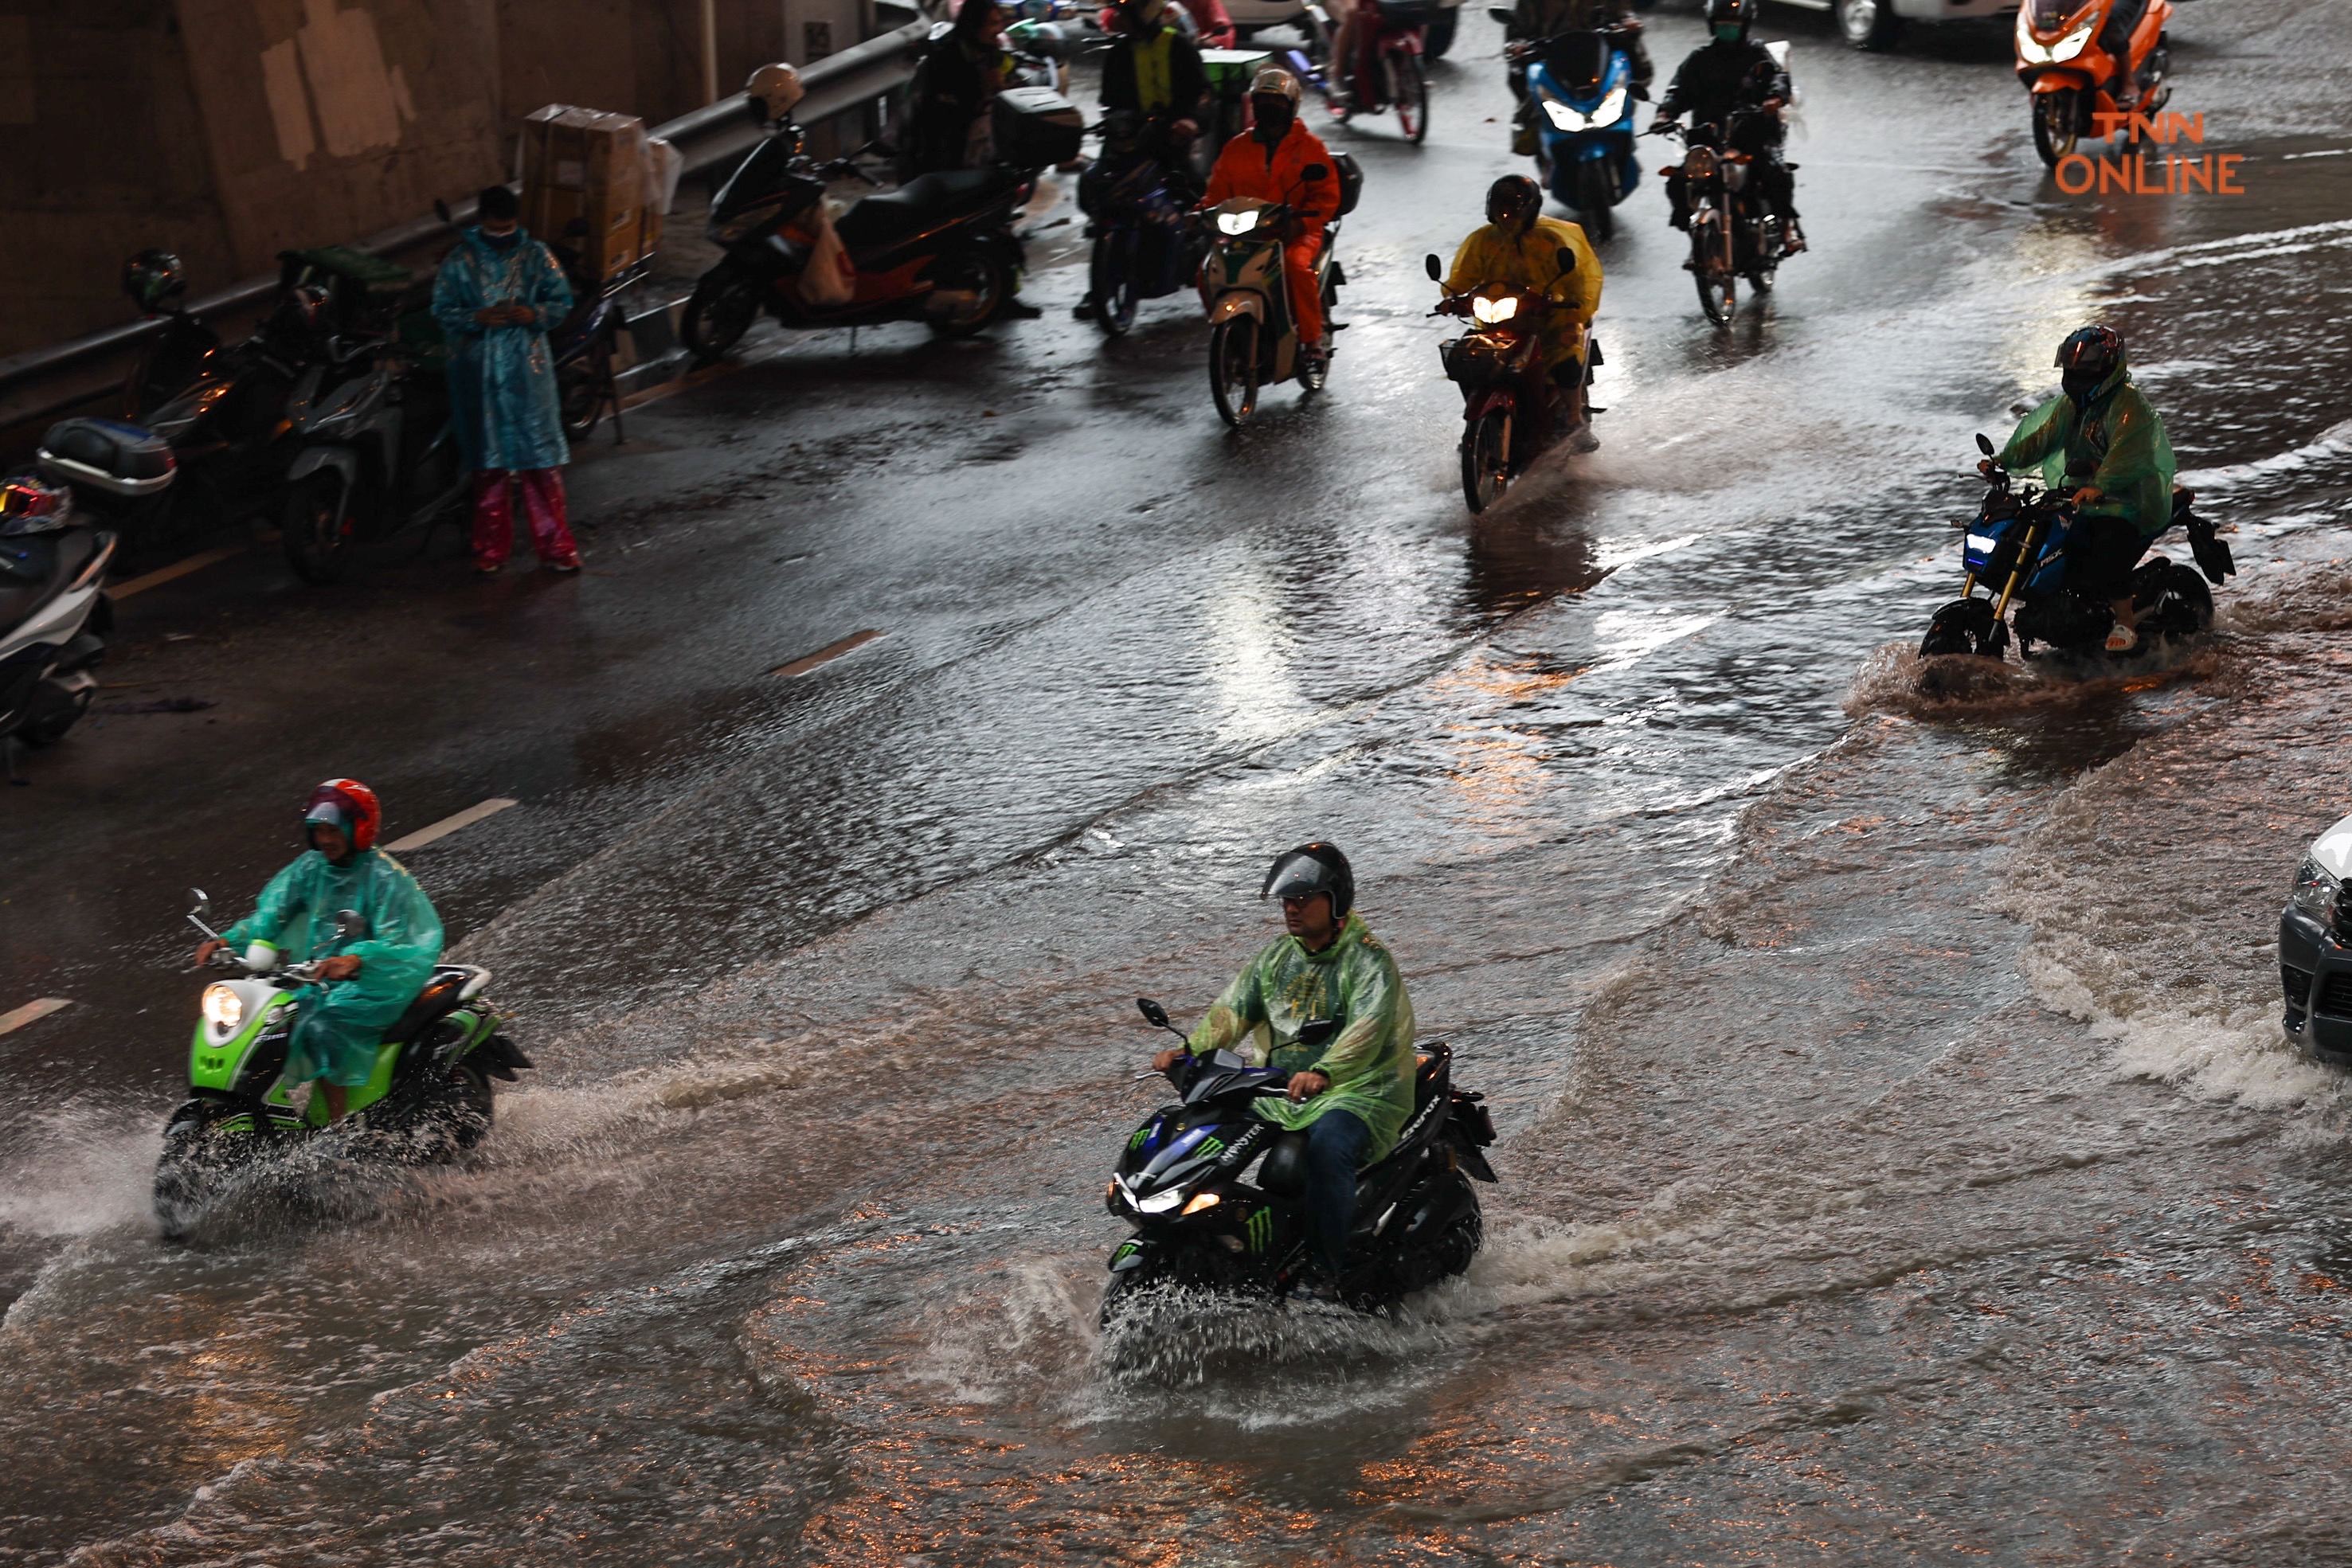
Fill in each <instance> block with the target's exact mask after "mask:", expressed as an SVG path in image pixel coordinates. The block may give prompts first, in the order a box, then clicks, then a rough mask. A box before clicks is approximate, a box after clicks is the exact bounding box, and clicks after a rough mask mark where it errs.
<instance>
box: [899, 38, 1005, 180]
mask: <svg viewBox="0 0 2352 1568" xmlns="http://www.w3.org/2000/svg"><path fill="white" fill-rule="evenodd" d="M1012 19H1013V17H1012V15H1011V13H1010V12H1009V11H1008V10H1007V9H1006V8H1005V7H1004V6H1003V5H999V4H998V3H997V0H966V4H965V5H963V6H962V7H961V9H959V10H958V11H957V12H956V14H955V20H954V23H953V24H952V25H951V26H950V27H949V29H948V30H947V31H946V32H944V33H942V34H940V36H939V37H937V38H935V39H933V40H932V41H931V42H930V43H929V45H927V46H926V47H925V48H924V51H923V57H922V59H921V61H920V62H919V63H918V64H917V65H916V67H915V75H914V78H913V79H912V80H911V81H910V82H908V89H907V91H908V99H907V116H906V129H905V131H904V133H903V135H902V137H901V145H900V147H899V149H898V152H899V170H898V174H899V178H900V179H901V180H911V179H913V178H914V177H915V176H916V175H918V174H928V173H934V172H944V171H950V170H956V169H976V168H980V167H982V166H984V165H985V164H986V163H987V162H988V161H989V158H990V156H991V155H992V137H991V134H990V131H991V125H992V120H991V119H990V111H991V110H992V107H993V106H994V104H995V102H996V95H997V94H998V93H999V92H1001V91H1003V89H1004V87H1005V85H1006V83H1007V82H1008V81H1009V80H1010V79H1011V78H1012V73H1013V57H1012V55H1011V54H1009V53H1008V52H1007V51H1006V49H1005V47H1004V29H1005V26H1006V25H1007V24H1009V23H1010V22H1011V21H1012Z"/></svg>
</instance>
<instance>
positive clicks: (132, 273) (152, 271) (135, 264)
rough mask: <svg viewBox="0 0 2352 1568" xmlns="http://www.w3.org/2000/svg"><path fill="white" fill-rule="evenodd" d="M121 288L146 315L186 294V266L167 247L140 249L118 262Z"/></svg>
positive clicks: (170, 305) (178, 300)
mask: <svg viewBox="0 0 2352 1568" xmlns="http://www.w3.org/2000/svg"><path fill="white" fill-rule="evenodd" d="M122 292H123V293H125V294H128V295H129V296H131V303H132V304H133V305H136V306H138V307H139V308H141V309H142V310H144V311H146V312H147V313H148V314H149V315H151V316H152V315H154V314H156V313H158V312H159V311H164V310H169V309H171V308H173V307H174V306H176V305H178V304H179V303H180V302H181V301H182V300H184V299H185V298H187V297H188V270H187V268H186V267H183V266H181V265H180V258H179V257H178V256H174V255H173V254H172V253H171V252H170V251H168V250H142V251H141V252H140V253H139V254H138V255H137V256H132V257H131V259H130V260H129V261H126V262H124V263H123V264H122Z"/></svg>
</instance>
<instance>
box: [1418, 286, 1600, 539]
mask: <svg viewBox="0 0 2352 1568" xmlns="http://www.w3.org/2000/svg"><path fill="white" fill-rule="evenodd" d="M1423 266H1424V267H1426V269H1427V271H1428V273H1429V277H1430V281H1432V282H1433V283H1440V282H1443V281H1444V277H1445V269H1444V266H1443V264H1441V263H1440V262H1439V261H1438V259H1437V257H1436V256H1426V257H1423ZM1559 267H1560V270H1562V271H1563V272H1567V271H1572V270H1574V268H1575V267H1576V257H1575V255H1574V254H1573V253H1572V252H1570V251H1568V250H1566V249H1564V248H1563V249H1562V250H1561V251H1560V253H1559ZM1549 308H1550V305H1549V301H1548V300H1546V299H1545V298H1543V297H1542V296H1541V295H1538V294H1517V293H1502V294H1498V293H1494V292H1491V291H1488V290H1486V289H1475V290H1473V291H1471V292H1470V293H1467V294H1457V295H1454V296H1453V297H1452V298H1447V299H1445V300H1444V301H1443V302H1441V303H1440V304H1439V305H1438V307H1437V308H1436V309H1435V310H1433V311H1432V312H1430V314H1432V315H1433V316H1467V317H1468V318H1470V320H1471V326H1470V328H1469V329H1468V330H1467V331H1465V332H1464V333H1463V334H1462V336H1460V337H1459V338H1449V339H1447V340H1445V341H1444V342H1443V343H1440V344H1439V345H1438V346H1437V353H1438V359H1439V361H1440V362H1442V363H1443V364H1444V367H1445V376H1446V379H1447V380H1448V381H1451V382H1454V385H1456V386H1458V387H1460V388H1461V389H1462V497H1463V499H1465V501H1467V502H1469V504H1470V509H1471V510H1472V511H1473V512H1483V511H1485V510H1486V508H1487V507H1491V506H1493V505H1494V504H1495V503H1496V502H1497V501H1499V500H1501V499H1502V498H1503V492H1504V491H1506V490H1507V489H1509V488H1510V486H1511V481H1512V480H1514V479H1516V478H1517V477H1518V476H1520V475H1521V474H1524V473H1526V472H1527V470H1528V468H1529V467H1530V466H1532V465H1534V463H1535V460H1536V459H1537V458H1538V457H1540V456H1541V455H1543V453H1544V450H1545V448H1546V447H1548V446H1549V444H1551V440H1552V438H1553V437H1554V436H1555V435H1557V434H1559V433H1561V432H1562V431H1564V430H1565V429H1566V428H1567V425H1568V419H1569V415H1570V407H1569V404H1568V400H1567V398H1566V397H1565V396H1564V395H1563V394H1562V393H1561V392H1560V390H1559V384H1558V382H1555V381H1553V380H1552V378H1551V377H1549V376H1545V377H1544V378H1543V386H1544V392H1545V395H1546V400H1547V402H1546V406H1545V407H1543V408H1540V409H1523V408H1521V407H1520V406H1519V403H1520V399H1521V398H1522V396H1523V395H1524V394H1525V392H1526V390H1527V388H1528V381H1529V377H1530V375H1531V374H1532V372H1533V369H1534V367H1535V365H1536V364H1537V362H1538V359H1539V356H1541V354H1542V353H1543V320H1544V317H1545V315H1546V314H1547V312H1548V311H1549ZM1600 363H1601V344H1600V341H1599V340H1597V339H1587V340H1586V342H1585V346H1584V365H1583V369H1582V372H1581V373H1582V375H1583V379H1584V384H1586V385H1587V386H1590V385H1591V381H1592V371H1593V368H1594V367H1595V366H1597V365H1599V364H1600ZM1591 412H1598V411H1591Z"/></svg>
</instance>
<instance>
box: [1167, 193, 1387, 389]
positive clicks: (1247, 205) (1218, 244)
mask: <svg viewBox="0 0 2352 1568" xmlns="http://www.w3.org/2000/svg"><path fill="white" fill-rule="evenodd" d="M1331 161H1332V162H1334V163H1335V164H1337V165H1339V171H1340V176H1341V185H1340V200H1339V215H1338V216H1335V217H1334V218H1333V219H1332V220H1331V222H1330V223H1329V224H1328V225H1327V226H1326V227H1325V229H1324V231H1323V248H1322V249H1321V251H1319V252H1318V254H1317V256H1316V257H1315V286H1316V287H1317V288H1318V289H1319V290H1321V292H1322V295H1323V312H1324V319H1326V320H1329V319H1330V314H1331V312H1332V311H1333V310H1334V309H1336V308H1338V306H1339V290H1340V288H1341V287H1343V286H1345V285H1346V283H1347V281H1348V275H1347V273H1346V271H1345V270H1344V269H1342V268H1341V267H1340V266H1339V261H1338V260H1337V258H1336V257H1335V256H1334V255H1333V253H1334V252H1335V251H1337V250H1338V249H1339V221H1340V219H1341V218H1343V217H1345V216H1346V215H1347V214H1348V213H1349V210H1350V209H1352V208H1353V207H1354V206H1355V197H1356V194H1357V192H1358V191H1359V190H1360V182H1361V176H1360V175H1358V174H1354V172H1353V171H1354V161H1353V160H1352V159H1350V158H1349V157H1348V156H1347V155H1346V154H1345V153H1335V154H1333V155H1332V160H1331ZM1301 177H1302V178H1303V179H1305V180H1306V181H1307V183H1319V182H1321V181H1323V180H1326V179H1328V178H1330V176H1329V175H1328V173H1326V172H1324V170H1323V168H1322V166H1321V165H1320V164H1309V165H1307V169H1306V171H1305V172H1304V174H1303V175H1302V176H1301ZM1293 210H1294V209H1293V208H1292V207H1291V206H1290V205H1289V204H1286V203H1280V202H1261V201H1258V200H1256V199H1255V198H1253V197H1246V196H1237V197H1235V198H1234V200H1232V201H1230V202H1226V203H1223V204H1221V205H1219V206H1216V207H1213V208H1212V209H1210V210H1209V211H1208V212H1206V213H1203V214H1199V217H1200V218H1202V219H1204V220H1205V221H1206V222H1207V223H1209V224H1211V225H1214V228H1215V233H1214V235H1213V237H1212V240H1211V244H1210V248H1209V254H1208V256H1207V258H1206V259H1204V260H1203V261H1202V263H1201V303H1202V305H1203V306H1204V307H1206V308H1207V309H1208V313H1209V392H1210V395H1211V396H1213V397H1214V398H1215V399H1216V402H1217V413H1220V414H1221V415H1223V418H1224V421H1225V423H1227V424H1230V425H1234V426H1235V427H1236V428H1238V427H1239V426H1241V425H1242V424H1244V423H1247V422H1248V421H1249V420H1250V418H1251V417H1252V416H1254V415H1255V413H1257V394H1258V389H1259V388H1261V387H1263V386H1265V385H1266V384H1267V383H1269V382H1286V381H1289V380H1291V379H1292V378H1294V377H1296V378H1297V382H1298V384H1299V385H1300V386H1302V387H1304V388H1305V389H1306V390H1307V391H1308V392H1320V391H1322V390H1323V383H1324V382H1325V380H1326V379H1327V377H1328V373H1329V363H1328V361H1325V362H1324V363H1322V364H1316V363H1313V362H1311V361H1307V360H1306V359H1305V358H1304V357H1303V356H1302V355H1301V354H1300V353H1299V351H1298V350H1299V342H1298V329H1297V325H1296V324H1295V323H1294V322H1293V321H1292V320H1291V316H1290V289H1289V286H1288V284H1287V282H1286V279H1285V278H1284V277H1283V270H1282V249H1283V246H1282V225H1283V223H1284V221H1285V220H1286V219H1287V218H1288V217H1289V216H1290V215H1291V214H1292V212H1293ZM1334 330H1335V331H1336V330H1337V327H1336V324H1335V326H1334Z"/></svg>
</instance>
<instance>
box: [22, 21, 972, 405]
mask: <svg viewBox="0 0 2352 1568" xmlns="http://www.w3.org/2000/svg"><path fill="white" fill-rule="evenodd" d="M930 26H931V24H930V23H929V22H928V21H916V22H909V23H908V24H907V25H906V26H903V27H898V28H896V29H894V30H893V31H890V32H887V33H884V34H882V35H880V36H879V37H872V38H868V39H866V41H865V42H864V43H862V44H858V45H856V46H854V47H850V48H846V49H844V50H842V51H841V52H840V53H839V54H837V55H828V56H826V57H824V59H821V60H818V61H816V62H815V63H814V64H812V65H810V66H808V67H806V68H803V70H802V71H801V82H802V85H803V87H804V88H806V89H807V96H806V97H805V98H803V99H802V100H801V104H800V108H799V109H798V110H796V111H795V113H794V116H793V118H795V119H797V120H800V122H801V123H802V124H803V125H817V124H821V123H823V122H824V121H825V120H831V119H834V118H835V117H837V116H839V115H843V114H849V113H854V112H856V110H861V109H863V108H865V107H866V105H867V104H868V103H871V102H872V101H873V100H874V99H877V98H880V97H881V96H882V95H883V94H884V93H886V92H888V91H889V90H890V89H893V88H895V87H897V86H898V85H899V84H900V83H902V82H904V81H905V80H906V79H907V78H908V77H909V76H911V75H913V74H914V66H915V59H916V57H917V56H918V55H919V53H920V52H921V49H922V46H923V40H924V37H926V35H927V34H928V33H929V29H930ZM762 133H763V132H762V131H761V126H760V123H759V120H758V119H757V118H756V117H755V116H754V115H753V113H752V112H751V108H750V99H748V98H746V97H745V96H744V95H743V94H741V93H737V94H735V95H733V96H732V97H729V98H723V99H719V101H718V102H717V103H714V104H710V105H709V106H707V107H705V108H702V109H698V110H694V111H692V112H691V113H688V114H682V115H680V116H678V118H677V119H676V120H671V121H669V122H668V123H667V124H666V125H657V126H656V127H654V128H653V131H652V132H651V134H653V135H655V136H658V137H660V138H661V139H662V140H664V141H667V142H668V143H669V144H670V145H671V146H673V147H675V148H677V150H678V152H679V154H680V155H681V156H682V157H683V158H684V160H685V164H684V168H683V169H682V171H681V172H682V173H686V174H694V173H699V172H702V171H704V170H707V169H709V168H710V167H711V166H712V165H714V164H716V163H719V162H724V161H725V160H726V159H728V158H730V157H733V156H735V155H736V154H738V153H740V152H743V151H744V150H745V149H747V148H749V147H750V146H751V144H752V143H753V142H755V141H759V139H760V137H761V134H762ZM473 216H474V203H473V199H472V198H471V197H468V198H467V199H466V200H465V201H463V202H457V203H452V204H450V208H449V217H450V221H449V222H447V223H444V222H442V221H441V219H440V218H439V217H438V216H437V215H436V216H433V217H424V218H414V219H411V220H410V221H409V222H407V223H404V224H398V225H394V226H393V227H391V228H388V229H383V230H381V231H380V232H378V233H375V234H373V235H368V236H367V237H366V238H365V239H362V240H361V241H359V242H358V243H357V244H356V245H354V246H352V249H354V250H357V251H360V252H362V253H363V254H365V255H368V256H385V255H390V254H392V253H394V252H397V251H403V250H408V249H411V248H413V247H415V246H420V245H424V244H426V243H428V242H430V241H432V240H435V239H437V238H439V237H440V236H441V235H446V234H449V233H452V232H454V231H455V230H456V229H457V227H459V226H461V225H465V224H467V223H469V222H471V221H472V219H473ZM277 287H278V275H277V274H276V273H270V274H268V275H266V276H263V277H249V278H247V279H246V280H245V281H244V282H242V283H237V284H232V285H231V286H230V287H226V288H224V289H221V290H219V291H218V292H216V293H213V294H207V295H205V296H204V297H203V298H200V299H196V300H193V301H191V302H190V304H189V306H188V309H189V312H190V313H191V314H192V315H194V316H196V317H198V318H199V319H204V318H210V317H216V316H227V315H234V314H235V313H236V312H237V311H240V310H249V309H251V308H254V307H256V306H258V305H261V304H263V303H265V302H266V301H267V300H268V298H269V297H270V296H271V294H272V293H274V292H275V291H276V289H277ZM160 326H161V323H160V322H158V321H157V320H155V319H153V318H149V319H143V320H139V321H126V322H124V323H122V324H121V326H119V327H108V328H105V329H101V330H100V331H96V332H90V333H87V334H85V335H84V336H82V337H79V338H71V339H68V340H66V341H65V342H62V343H52V344H49V345H48V346H47V347H46V348H39V349H28V350H25V351H24V352H23V353H19V354H11V355H9V356H8V357H6V358H5V359H0V398H5V397H6V396H7V394H10V393H15V392H22V391H24V390H26V389H30V388H32V387H35V386H37V384H38V383H40V382H45V381H48V380H51V379H54V378H57V377H59V376H63V375H65V374H67V373H68V372H70V371H76V370H79V369H81V368H83V367H85V366H88V365H90V364H93V363H95V362H97V361H103V360H106V359H109V358H111V357H112V356H114V355H117V354H120V353H123V352H125V351H127V350H131V349H135V348H137V347H138V346H139V344H140V343H141V342H142V341H144V340H146V339H147V338H148V337H149V336H150V335H151V334H152V333H154V332H155V331H157V330H159V329H160ZM100 395H102V392H94V391H93V390H91V389H90V388H89V387H88V386H86V385H85V386H82V387H79V388H77V389H75V390H73V391H71V392H66V393H62V394H61V395H60V396H58V398H56V399H53V400H51V401H50V402H46V403H37V404H34V405H32V406H26V407H18V406H10V407H9V408H7V410H6V420H7V423H11V424H21V423H27V422H30V421H32V420H37V419H41V418H44V417H47V416H48V415H50V414H55V413H61V412H63V411H64V410H66V409H68V408H72V407H75V406H77V405H79V404H81V403H86V402H90V401H91V400H92V399H93V398H94V397H97V396H100ZM10 402H11V403H12V405H13V403H14V400H13V399H10Z"/></svg>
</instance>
